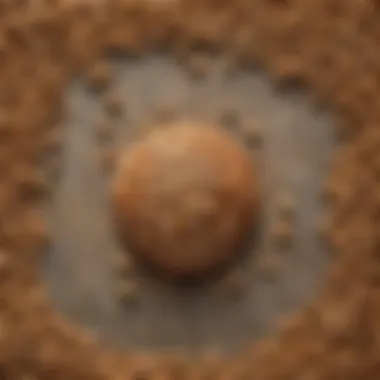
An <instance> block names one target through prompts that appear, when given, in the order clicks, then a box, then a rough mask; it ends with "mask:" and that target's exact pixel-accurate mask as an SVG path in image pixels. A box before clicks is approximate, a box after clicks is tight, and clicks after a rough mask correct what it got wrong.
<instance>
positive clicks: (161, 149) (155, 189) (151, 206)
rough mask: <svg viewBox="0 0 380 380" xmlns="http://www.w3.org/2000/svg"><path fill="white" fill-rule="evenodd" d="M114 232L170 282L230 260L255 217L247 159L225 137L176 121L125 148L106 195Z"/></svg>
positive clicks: (217, 267) (256, 201)
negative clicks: (115, 229)
mask: <svg viewBox="0 0 380 380" xmlns="http://www.w3.org/2000/svg"><path fill="white" fill-rule="evenodd" d="M111 198H112V205H113V210H114V215H115V219H116V223H117V228H118V231H119V232H120V233H121V236H122V237H123V239H125V241H126V242H127V244H128V245H129V247H130V248H131V249H132V251H133V252H134V253H135V255H136V256H137V258H139V259H141V260H142V261H143V262H145V263H146V264H148V265H150V266H151V267H152V268H154V269H156V270H157V269H158V270H159V271H160V272H161V273H162V274H164V275H166V276H170V277H182V278H184V277H198V276H203V275H206V274H210V273H211V272H213V271H217V270H220V269H221V268H223V267H226V266H227V265H228V264H230V263H232V262H235V261H236V260H237V259H238V257H239V256H240V253H241V249H240V248H242V245H243V244H244V242H245V241H246V238H247V236H248V233H249V232H250V231H251V230H252V226H253V223H254V222H255V220H256V219H257V214H258V206H259V195H258V187H257V178H256V176H255V173H254V168H253V167H252V162H251V158H250V156H249V155H248V153H247V152H246V151H245V150H244V148H243V147H242V146H240V144H239V143H238V142H237V141H234V140H233V138H232V137H231V136H230V135H229V134H228V133H227V132H223V131H220V130H217V129H216V128H211V127H209V126H207V125H199V124H193V123H190V122H187V123H186V122H182V123H176V124H173V125H169V126H166V127H165V128H160V129H157V130H153V132H151V133H150V134H149V135H148V136H146V137H145V138H144V139H143V140H141V141H138V142H135V143H134V144H132V146H130V147H129V148H127V149H126V150H125V151H124V152H123V154H122V157H121V159H120V162H119V165H118V167H117V169H116V173H115V178H114V181H113V184H112V190H111Z"/></svg>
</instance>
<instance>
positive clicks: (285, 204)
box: [277, 193, 295, 219]
mask: <svg viewBox="0 0 380 380" xmlns="http://www.w3.org/2000/svg"><path fill="white" fill-rule="evenodd" d="M277 208H278V212H279V214H280V216H281V217H284V218H286V219H292V218H293V216H294V213H295V200H294V198H293V196H292V195H291V194H287V193H284V194H281V195H280V196H279V197H278V199H277Z"/></svg>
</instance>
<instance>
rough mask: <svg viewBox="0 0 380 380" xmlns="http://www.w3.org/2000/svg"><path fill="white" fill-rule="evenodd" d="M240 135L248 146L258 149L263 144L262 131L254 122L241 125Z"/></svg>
mask: <svg viewBox="0 0 380 380" xmlns="http://www.w3.org/2000/svg"><path fill="white" fill-rule="evenodd" d="M242 134H243V138H244V140H245V142H246V143H247V145H248V146H251V147H259V146H261V144H262V143H263V140H264V136H263V131H262V129H261V128H260V125H259V124H258V123H257V122H256V121H249V122H247V123H244V124H243V125H242Z"/></svg>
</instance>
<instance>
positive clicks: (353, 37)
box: [0, 0, 380, 380]
mask: <svg viewBox="0 0 380 380" xmlns="http://www.w3.org/2000/svg"><path fill="white" fill-rule="evenodd" d="M379 16H380V5H379V4H378V2H376V1H374V0H363V1H355V2H353V1H351V2H350V1H331V0H256V1H245V0H235V1H226V0H208V1H207V0H178V1H141V0H138V1H132V0H129V1H123V0H104V1H96V2H92V4H91V5H90V4H89V3H88V4H87V3H84V2H82V3H77V2H73V1H68V0H66V1H65V0H62V1H59V0H45V1H44V0H40V1H27V0H25V1H13V2H10V1H1V2H0V67H1V69H0V77H1V78H0V247H1V251H0V300H1V304H0V305H1V309H0V313H1V326H0V331H1V336H0V377H1V378H5V379H7V378H10V379H13V378H14V379H18V378H31V379H78V380H79V379H104V380H106V379H107V380H108V379H109V380H111V379H129V378H130V379H132V378H134V379H136V378H139V379H141V378H143V379H148V378H152V379H153V378H157V377H160V376H161V377H164V378H167V379H174V378H176V379H178V378H180V377H183V378H185V377H189V376H198V377H203V378H205V376H206V377H210V376H211V377H214V378H222V377H227V378H231V379H242V378H246V379H254V378H257V379H260V380H266V379H268V380H269V379H270V380H280V379H281V380H283V379H308V380H309V379H315V380H317V379H318V380H319V379H345V380H346V379H377V378H378V377H379V376H380V356H379V355H378V353H379V351H380V335H379V333H378V331H379V329H380V290H379V289H380V287H379V285H380V263H379V257H380V256H379V252H380V247H379V237H380V149H379V147H380V126H379V122H380V96H379V89H378V88H379V86H378V84H379V79H380V53H379V51H378V40H379V37H380V23H379V22H378V19H379ZM158 47H159V48H162V49H163V50H165V51H168V52H169V53H171V54H175V55H177V56H179V57H180V58H181V57H184V56H185V55H186V54H187V52H188V51H189V50H190V49H205V48H213V49H214V50H215V51H217V52H219V53H221V54H224V55H227V56H228V57H230V58H231V61H233V62H235V63H236V65H238V66H240V65H243V66H246V67H247V66H248V67H250V66H253V65H257V64H259V65H262V66H263V67H264V68H265V69H266V71H267V72H268V73H269V75H271V76H272V78H273V79H274V80H276V81H277V82H278V84H279V85H286V83H287V82H289V81H291V82H295V81H297V82H299V83H302V84H303V85H304V86H305V87H306V88H307V90H308V91H310V93H311V94H313V96H314V99H315V102H316V104H318V105H327V106H331V107H332V108H333V110H334V111H335V113H336V115H337V117H338V119H339V125H340V126H341V127H340V128H339V130H338V131H337V133H339V136H340V137H341V139H342V142H341V146H340V149H339V150H337V152H336V154H335V156H334V164H333V169H332V172H331V178H330V179H329V181H328V185H327V186H326V196H328V202H329V205H328V207H329V210H330V219H329V225H328V226H327V237H328V239H329V242H330V243H331V245H332V248H333V249H334V251H335V252H336V258H335V260H334V262H333V264H332V265H331V268H330V271H329V276H328V279H327V281H326V284H325V287H324V289H323V291H322V292H321V294H319V295H318V297H317V298H316V299H315V300H312V301H311V302H310V304H309V305H308V306H307V307H305V309H304V310H303V311H302V312H301V313H299V314H297V315H294V316H293V317H292V318H291V320H290V321H289V322H288V323H285V324H284V326H283V328H282V329H281V331H279V333H278V334H277V335H276V336H275V337H274V338H273V339H271V340H265V341H263V342H260V343H258V344H255V345H253V346H252V347H248V348H247V349H246V350H245V351H244V352H242V353H241V354H239V355H237V356H236V357H231V358H230V359H229V360H223V359H221V358H218V357H214V356H212V357H211V358H210V357H207V358H204V360H203V361H201V362H199V363H197V365H195V364H194V363H192V362H190V361H188V360H185V359H183V358H179V357H175V356H173V355H156V356H150V355H144V354H137V353H133V352H128V353H124V352H116V351H111V350H108V349H107V350H104V349H102V348H101V347H100V345H99V344H98V343H97V342H96V340H95V339H94V338H92V337H91V336H89V335H86V334H85V333H84V332H82V331H79V330H77V329H76V328H75V327H73V326H71V325H69V324H67V323H66V322H64V321H63V320H62V319H61V318H60V317H59V316H58V315H57V313H56V312H55V311H54V309H53V308H52V307H51V305H50V304H49V302H48V301H47V300H46V296H45V292H44V291H43V288H42V285H41V283H40V280H39V278H38V271H37V267H38V262H39V259H40V257H39V256H40V252H41V251H42V248H43V246H44V244H46V236H47V235H46V234H47V232H46V227H45V226H44V223H43V218H42V217H41V215H40V212H39V205H40V202H41V200H42V199H44V198H45V196H46V193H47V192H48V190H49V182H48V181H46V180H45V179H44V178H43V176H41V173H40V162H41V160H42V161H44V162H47V160H48V158H47V155H48V154H49V152H51V149H52V147H53V146H54V138H52V135H54V133H55V131H56V128H58V127H56V126H55V124H56V122H57V121H58V120H59V119H60V116H61V115H62V111H63V110H62V104H63V102H62V99H63V96H64V91H63V90H64V88H65V86H66V85H67V83H68V81H69V80H70V78H71V77H72V76H73V75H76V74H80V73H85V72H86V70H87V69H88V68H89V67H90V66H91V65H92V64H93V63H94V61H96V60H99V59H102V57H103V56H104V55H105V54H108V53H114V52H122V53H133V54H145V53H149V52H150V51H153V50H157V48H158Z"/></svg>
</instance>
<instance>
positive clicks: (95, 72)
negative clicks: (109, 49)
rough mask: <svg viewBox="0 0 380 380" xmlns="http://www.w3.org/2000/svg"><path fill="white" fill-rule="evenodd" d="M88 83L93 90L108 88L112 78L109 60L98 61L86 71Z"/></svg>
mask: <svg viewBox="0 0 380 380" xmlns="http://www.w3.org/2000/svg"><path fill="white" fill-rule="evenodd" d="M86 79H87V85H88V87H89V88H90V89H91V90H92V91H97V92H98V91H104V90H106V89H107V88H108V87H109V85H110V83H111V79H112V75H111V70H110V67H109V64H108V62H106V61H104V60H98V61H96V62H95V63H94V64H93V65H92V66H91V67H90V68H89V70H88V71H87V73H86Z"/></svg>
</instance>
